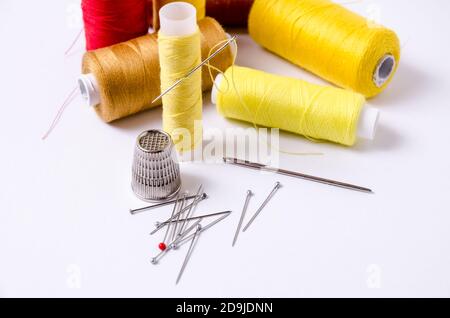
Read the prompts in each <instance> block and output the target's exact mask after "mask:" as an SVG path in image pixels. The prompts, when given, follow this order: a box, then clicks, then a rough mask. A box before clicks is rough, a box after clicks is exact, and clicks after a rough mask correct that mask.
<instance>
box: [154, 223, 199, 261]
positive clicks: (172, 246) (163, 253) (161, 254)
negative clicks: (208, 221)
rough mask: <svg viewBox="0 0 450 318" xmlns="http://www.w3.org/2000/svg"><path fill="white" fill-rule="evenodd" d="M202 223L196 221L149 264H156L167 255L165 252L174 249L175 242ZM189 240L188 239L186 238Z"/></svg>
mask: <svg viewBox="0 0 450 318" xmlns="http://www.w3.org/2000/svg"><path fill="white" fill-rule="evenodd" d="M201 221H202V219H198V220H197V221H196V222H195V223H194V224H193V225H192V226H190V227H189V228H188V229H187V230H186V231H184V232H183V233H182V234H181V236H180V237H177V238H176V239H175V240H174V241H172V242H171V243H170V244H169V245H168V246H167V248H166V249H165V250H163V251H161V252H159V254H158V255H156V256H155V257H153V258H152V259H151V263H152V264H153V265H156V264H158V262H159V260H160V259H161V258H162V257H163V256H164V255H165V254H167V252H169V251H170V250H171V249H174V247H175V245H176V244H177V242H178V241H179V240H182V239H183V238H184V237H185V236H186V235H187V234H188V233H190V232H191V231H192V230H193V229H194V228H195V227H196V226H197V225H198V224H200V222H201ZM188 239H190V238H188Z"/></svg>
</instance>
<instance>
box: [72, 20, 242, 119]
mask: <svg viewBox="0 0 450 318" xmlns="http://www.w3.org/2000/svg"><path fill="white" fill-rule="evenodd" d="M198 26H199V28H200V32H201V42H202V58H203V59H206V58H207V57H208V54H209V53H210V51H211V49H212V48H213V47H215V46H216V45H217V44H218V43H222V42H223V41H224V40H226V39H227V35H226V33H225V31H224V30H223V29H222V27H221V26H220V24H219V23H218V22H217V21H216V20H214V19H212V18H205V19H202V20H200V21H199V22H198ZM157 41H158V39H157V35H156V34H148V35H145V36H142V37H139V38H136V39H134V40H130V41H127V42H123V43H120V44H116V45H113V46H110V47H106V48H102V49H98V50H94V51H90V52H86V53H85V55H84V57H83V70H82V73H83V75H82V76H80V78H79V85H80V90H81V92H82V95H83V96H84V97H85V98H86V101H87V103H88V105H90V106H94V108H95V111H96V112H97V114H98V115H99V116H100V117H101V119H102V120H103V121H105V122H111V121H114V120H117V119H120V118H123V117H126V116H129V115H133V114H136V113H138V112H140V111H143V110H146V109H149V108H152V107H156V106H160V105H161V101H158V102H155V103H154V104H151V101H152V100H153V99H155V98H156V97H157V96H158V95H159V94H160V93H161V81H160V66H159V53H158V43H157ZM232 61H233V55H232V51H231V49H226V50H224V51H222V52H221V53H219V54H218V55H217V56H216V57H214V58H213V59H212V60H211V65H212V66H214V67H215V68H217V69H219V70H221V71H225V70H226V69H227V68H228V67H229V66H230V65H231V64H232ZM209 71H210V69H208V68H207V67H204V68H203V69H202V77H203V81H202V88H203V90H209V89H210V88H211V87H212V80H211V78H210V75H209ZM212 72H214V74H216V73H215V71H212Z"/></svg>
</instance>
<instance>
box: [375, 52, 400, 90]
mask: <svg viewBox="0 0 450 318" xmlns="http://www.w3.org/2000/svg"><path fill="white" fill-rule="evenodd" d="M394 68H395V59H394V57H393V56H392V55H385V56H384V57H383V58H382V59H381V60H380V62H379V63H378V66H377V68H376V70H375V74H374V79H373V80H374V83H375V85H376V86H377V87H381V86H383V85H384V83H386V81H387V80H388V79H389V78H390V77H391V75H392V72H393V70H394Z"/></svg>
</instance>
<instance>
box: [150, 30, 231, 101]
mask: <svg viewBox="0 0 450 318" xmlns="http://www.w3.org/2000/svg"><path fill="white" fill-rule="evenodd" d="M233 41H236V35H235V36H233V37H231V38H230V39H229V40H228V41H227V42H225V44H224V45H222V46H221V47H220V48H219V49H217V51H215V52H214V53H213V54H211V55H210V56H209V57H208V58H207V59H205V60H204V61H203V62H201V63H200V64H199V65H197V66H196V67H194V68H193V69H192V70H190V71H189V72H188V73H187V74H186V75H184V76H183V77H182V78H180V79H179V80H178V81H176V82H175V83H173V84H172V85H171V86H170V87H169V88H167V89H166V90H165V91H164V92H162V93H161V95H159V96H158V97H156V98H155V99H154V100H153V101H152V104H153V103H154V102H156V101H157V100H159V99H161V98H162V97H163V96H164V95H166V94H167V93H169V92H170V91H171V90H172V89H174V88H175V87H176V86H178V85H179V84H180V83H181V82H183V81H184V80H185V79H187V78H189V77H190V76H191V75H192V74H194V73H195V71H197V70H198V69H199V68H201V67H202V66H203V65H205V64H206V63H208V62H209V61H210V60H211V59H213V58H214V57H215V56H216V55H217V54H219V53H220V52H222V51H223V50H224V49H225V48H226V47H227V46H228V45H230V43H231V42H233Z"/></svg>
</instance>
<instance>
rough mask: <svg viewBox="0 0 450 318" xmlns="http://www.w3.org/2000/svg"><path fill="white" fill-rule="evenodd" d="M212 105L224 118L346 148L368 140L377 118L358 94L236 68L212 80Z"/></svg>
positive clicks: (377, 114)
mask: <svg viewBox="0 0 450 318" xmlns="http://www.w3.org/2000/svg"><path fill="white" fill-rule="evenodd" d="M212 102H213V104H216V105H217V110H218V112H219V113H220V114H221V115H222V116H224V117H227V118H232V119H237V120H241V121H245V122H250V123H253V124H257V125H261V126H265V127H272V128H280V129H282V130H285V131H289V132H293V133H296V134H300V135H303V136H307V137H309V138H313V139H317V140H328V141H332V142H336V143H339V144H342V145H346V146H352V145H353V144H354V143H355V141H356V137H357V136H359V137H362V138H366V139H373V137H374V134H375V130H376V126H377V122H378V116H379V112H378V110H375V109H373V108H370V107H365V106H364V103H365V98H364V96H363V95H361V94H358V93H354V92H351V91H347V90H343V89H340V88H335V87H325V86H319V85H314V84H310V83H307V82H304V81H301V80H298V79H293V78H289V77H283V76H277V75H272V74H268V73H264V72H261V71H257V70H253V69H249V68H244V67H239V66H231V67H230V68H228V70H227V71H226V72H225V73H224V74H223V75H222V74H220V75H218V76H217V78H216V82H215V87H214V88H213V93H212Z"/></svg>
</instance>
